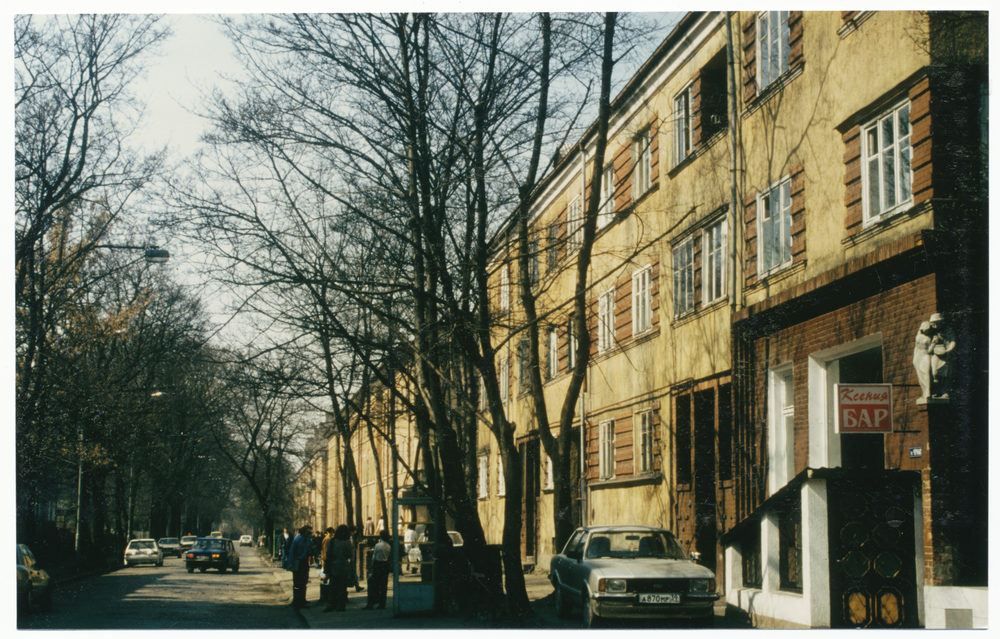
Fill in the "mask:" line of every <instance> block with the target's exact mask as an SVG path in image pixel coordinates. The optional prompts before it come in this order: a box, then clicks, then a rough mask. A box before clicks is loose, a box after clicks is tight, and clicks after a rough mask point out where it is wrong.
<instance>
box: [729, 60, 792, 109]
mask: <svg viewBox="0 0 1000 639" xmlns="http://www.w3.org/2000/svg"><path fill="white" fill-rule="evenodd" d="M803 68H805V62H799V63H798V64H796V65H795V66H794V67H792V68H791V69H789V70H788V71H785V72H784V73H783V74H782V75H781V76H780V77H779V78H778V79H777V80H775V81H774V82H772V83H771V84H769V85H767V88H766V89H764V90H763V91H761V92H760V93H758V94H757V96H756V97H754V99H753V101H752V102H751V103H750V104H749V105H748V106H747V107H746V108H745V109H743V114H742V115H741V116H740V117H743V118H748V117H750V116H751V115H753V114H754V113H755V112H756V111H757V109H759V108H761V107H762V106H764V105H765V104H766V103H767V102H768V101H770V99H771V98H773V97H774V96H776V95H777V94H779V93H781V91H782V89H784V88H785V87H787V86H788V85H789V84H791V83H792V81H793V80H795V78H797V77H799V76H800V75H802V69H803Z"/></svg>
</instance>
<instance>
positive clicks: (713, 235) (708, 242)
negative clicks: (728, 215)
mask: <svg viewBox="0 0 1000 639" xmlns="http://www.w3.org/2000/svg"><path fill="white" fill-rule="evenodd" d="M703 240H704V243H705V244H704V246H703V247H702V249H701V254H702V255H703V256H704V260H705V264H704V266H703V267H702V271H701V272H702V292H703V293H704V296H705V300H704V303H705V305H706V306H707V305H708V304H711V303H712V302H714V301H716V300H720V299H722V298H723V297H725V296H726V220H724V219H723V220H720V221H718V222H716V223H715V224H713V225H712V226H710V227H708V228H707V229H705V232H704V234H703Z"/></svg>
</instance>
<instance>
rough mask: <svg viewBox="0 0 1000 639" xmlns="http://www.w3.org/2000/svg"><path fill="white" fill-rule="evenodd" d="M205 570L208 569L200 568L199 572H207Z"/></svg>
mask: <svg viewBox="0 0 1000 639" xmlns="http://www.w3.org/2000/svg"><path fill="white" fill-rule="evenodd" d="M205 570H206V569H205V568H199V569H198V572H205Z"/></svg>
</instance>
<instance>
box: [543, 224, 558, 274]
mask: <svg viewBox="0 0 1000 639" xmlns="http://www.w3.org/2000/svg"><path fill="white" fill-rule="evenodd" d="M546 248H547V249H548V250H547V251H546V260H545V272H546V273H551V272H552V271H554V270H555V269H556V267H557V266H559V228H558V227H557V226H556V225H552V226H550V227H549V239H548V244H547V245H546Z"/></svg>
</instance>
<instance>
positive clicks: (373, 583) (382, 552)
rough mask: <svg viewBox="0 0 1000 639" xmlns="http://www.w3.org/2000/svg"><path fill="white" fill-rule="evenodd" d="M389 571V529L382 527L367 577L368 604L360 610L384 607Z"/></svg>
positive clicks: (390, 566) (390, 559)
mask: <svg viewBox="0 0 1000 639" xmlns="http://www.w3.org/2000/svg"><path fill="white" fill-rule="evenodd" d="M390 572H392V546H390V545H389V531H388V530H385V529H384V528H383V529H382V531H381V532H379V541H378V543H377V544H375V549H374V550H373V551H372V574H371V575H370V576H369V577H368V605H367V606H365V607H364V608H362V610H372V609H377V610H383V609H385V597H386V592H387V591H388V588H389V573H390Z"/></svg>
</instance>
